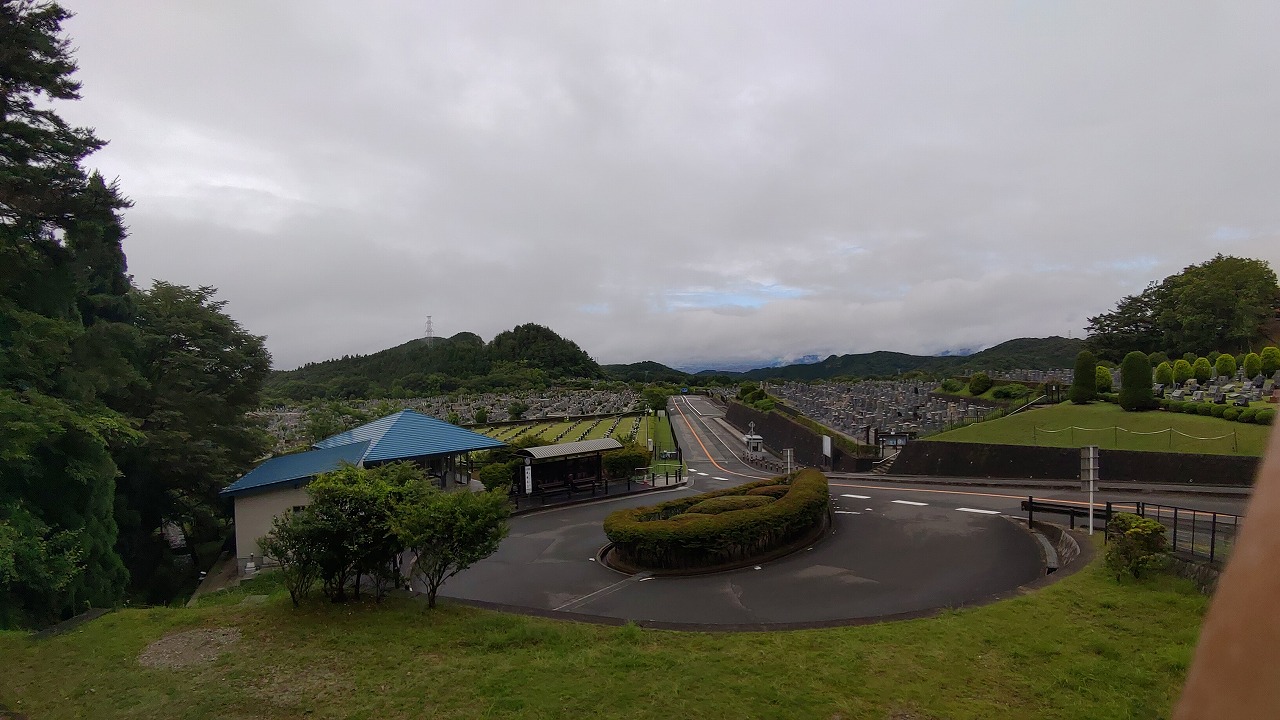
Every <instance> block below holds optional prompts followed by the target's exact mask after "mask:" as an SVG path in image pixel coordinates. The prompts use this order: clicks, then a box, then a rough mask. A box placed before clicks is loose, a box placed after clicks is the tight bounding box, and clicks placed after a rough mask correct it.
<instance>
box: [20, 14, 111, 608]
mask: <svg viewBox="0 0 1280 720" xmlns="http://www.w3.org/2000/svg"><path fill="white" fill-rule="evenodd" d="M67 17H68V13H67V12H66V11H65V10H63V9H62V8H61V7H59V6H58V5H57V4H54V3H31V2H22V1H20V0H5V1H4V2H3V3H0V424H2V425H3V427H5V428H6V430H5V438H4V442H3V447H2V448H0V568H4V569H5V571H4V572H0V625H4V626H11V625H18V624H26V623H35V624H39V623H43V622H48V621H51V620H54V619H57V618H58V617H61V616H66V615H67V614H70V613H72V612H76V611H79V610H82V609H84V608H85V607H87V606H91V605H96V606H100V605H110V604H112V603H114V602H116V601H117V600H119V599H120V597H121V594H122V591H123V589H124V585H125V582H126V580H127V573H126V571H125V568H124V565H123V563H122V562H121V560H120V558H119V556H118V555H117V554H116V552H115V550H114V545H115V542H116V533H117V529H116V521H115V518H114V514H113V512H112V504H113V501H114V496H115V492H116V487H115V476H116V472H117V468H116V465H115V463H114V462H113V460H112V457H111V454H110V448H111V446H112V445H113V444H118V443H122V442H127V441H128V440H130V439H131V438H135V437H136V434H135V433H134V432H133V431H132V430H131V429H130V427H129V425H128V423H127V422H126V421H125V419H124V418H123V417H122V416H121V415H120V414H118V413H116V412H114V411H113V410H111V409H110V408H109V407H108V406H107V405H106V402H105V401H106V400H107V399H110V398H111V397H119V396H121V395H122V394H123V392H124V388H125V387H126V385H127V382H128V379H129V378H128V375H129V373H128V370H127V364H125V363H124V362H123V361H122V354H121V352H120V345H119V342H120V340H121V338H122V337H125V336H127V335H128V333H129V330H128V328H127V327H126V326H124V325H122V324H121V323H123V322H124V321H127V320H128V319H129V317H130V314H131V311H130V309H129V304H128V300H127V290H128V282H127V278H126V276H125V265H124V254H123V252H122V251H121V249H120V241H121V239H122V238H123V236H124V229H123V225H122V224H121V223H120V219H119V215H118V213H119V210H120V209H122V208H124V207H126V206H127V204H128V203H127V201H126V200H124V199H123V198H122V197H120V195H119V194H118V193H117V191H116V189H115V188H114V187H113V186H110V185H108V184H107V183H105V182H103V181H102V179H101V178H100V177H97V176H94V177H92V178H90V177H89V176H88V175H87V174H86V172H85V171H84V169H83V168H82V165H81V163H82V161H83V160H84V158H85V157H86V156H87V155H88V154H89V153H92V152H93V151H95V150H97V149H98V148H100V147H102V145H103V144H104V143H103V141H101V140H99V139H98V138H97V137H95V136H94V134H93V132H92V131H91V130H90V129H88V128H76V127H71V126H69V125H67V123H66V122H64V121H63V120H62V118H61V117H59V116H58V114H57V112H56V111H55V109H54V108H53V102H54V101H66V100H74V99H76V98H78V97H79V94H78V93H79V88H80V86H79V83H77V82H76V81H74V80H73V79H72V77H71V76H72V73H73V72H74V71H75V69H76V65H75V62H74V61H73V60H72V58H71V52H70V45H69V42H68V41H67V40H66V39H65V38H63V37H62V35H61V29H62V23H63V21H65V20H66V19H67ZM6 538H7V539H6Z"/></svg>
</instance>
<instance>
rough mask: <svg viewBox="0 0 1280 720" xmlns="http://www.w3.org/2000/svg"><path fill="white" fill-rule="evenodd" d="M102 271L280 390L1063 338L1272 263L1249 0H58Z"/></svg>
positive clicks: (1279, 73) (1278, 246)
mask: <svg viewBox="0 0 1280 720" xmlns="http://www.w3.org/2000/svg"><path fill="white" fill-rule="evenodd" d="M66 5H67V7H69V8H70V9H71V10H73V11H74V12H76V13H77V14H78V16H77V17H76V18H74V19H73V20H72V21H71V22H69V23H68V24H67V29H68V31H69V32H70V34H71V35H72V38H73V43H74V45H75V46H76V47H77V48H78V52H77V57H78V59H79V61H80V66H81V71H80V74H79V78H80V79H81V80H82V81H83V83H84V90H83V100H82V101H80V102H78V103H74V104H72V105H68V106H66V107H64V108H63V109H62V110H63V114H64V116H65V117H67V118H68V120H70V121H72V122H75V123H78V124H85V125H91V126H94V127H96V128H97V129H98V132H99V134H100V135H101V136H102V137H104V138H106V139H108V140H110V141H111V144H110V146H109V147H108V148H106V149H105V150H103V151H101V152H100V153H99V154H97V155H95V156H94V157H93V158H92V159H91V164H93V165H96V166H97V167H99V168H101V169H102V171H103V172H104V174H106V175H108V176H109V177H110V176H118V177H119V178H120V182H121V186H122V188H123V190H124V191H125V193H126V194H127V195H129V196H130V197H131V198H132V199H133V200H134V202H135V203H136V204H135V207H134V208H133V209H132V210H130V211H129V212H128V214H127V222H128V224H129V226H130V228H131V233H132V236H131V237H130V239H129V240H128V242H127V245H126V252H127V253H128V256H129V263H130V270H131V272H132V273H133V274H134V276H135V278H136V280H137V281H138V282H139V283H140V284H144V285H145V284H149V282H150V280H151V279H152V278H162V279H166V280H169V281H172V282H179V283H184V284H189V285H214V286H216V287H218V288H220V289H221V295H220V297H222V298H223V299H225V300H227V301H228V302H229V304H228V310H229V311H230V312H231V313H232V314H233V315H234V316H235V317H236V318H237V319H239V320H240V321H241V323H242V324H243V325H244V326H245V327H246V328H248V329H249V330H250V331H252V332H255V333H258V334H264V335H266V336H267V338H268V346H269V347H270V349H271V351H272V353H273V355H274V357H275V361H276V366H277V367H279V368H289V367H294V366H296V365H298V364H300V363H303V362H307V361H312V360H323V359H326V358H330V357H334V356H338V355H342V354H347V353H368V352H372V351H376V350H379V349H382V348H384V347H388V346H391V345H395V344H398V343H400V342H403V341H405V340H408V339H410V338H412V337H415V336H420V335H422V333H423V330H424V323H425V320H426V316H427V315H432V316H434V325H435V329H436V333H437V334H438V335H451V334H453V333H455V332H459V331H463V330H469V331H473V332H477V333H479V334H480V335H481V336H483V337H485V338H486V339H488V338H491V337H492V336H493V335H494V334H495V333H497V332H500V331H502V330H504V329H508V328H510V327H512V326H514V325H516V324H519V323H524V322H537V323H540V324H544V325H548V326H550V327H552V328H553V329H555V330H556V331H557V332H559V333H560V334H562V335H564V336H566V337H569V338H571V339H573V340H575V341H577V342H578V343H579V344H580V345H581V346H582V347H583V348H584V349H585V350H587V352H589V353H591V354H592V355H593V356H594V357H595V358H596V359H597V360H600V361H601V362H632V361H637V360H642V359H654V360H659V361H663V362H667V363H670V364H689V363H698V362H699V361H706V360H721V359H722V360H755V359H759V360H768V359H772V358H776V357H780V356H781V357H792V356H800V355H805V354H810V353H815V354H819V355H822V356H825V355H827V354H830V353H846V352H865V351H871V350H877V349H888V350H898V351H903V352H913V353H934V352H940V351H943V350H946V349H949V348H981V347H984V346H987V345H991V344H994V343H997V342H1000V341H1003V340H1006V339H1009V338H1013V337H1019V336H1027V335H1036V336H1042V335H1049V334H1059V335H1068V334H1074V335H1075V336H1076V337H1079V336H1080V335H1081V333H1082V330H1083V328H1084V326H1085V325H1086V323H1087V320H1086V318H1087V316H1089V315H1093V314H1097V313H1098V312H1100V311H1103V310H1106V309H1108V308H1110V307H1111V306H1113V305H1114V304H1115V302H1116V301H1117V300H1118V299H1119V298H1120V297H1121V296H1122V295H1124V294H1127V293H1132V292H1136V291H1139V290H1141V289H1142V288H1143V287H1144V286H1145V285H1146V283H1147V282H1149V281H1152V280H1159V279H1160V278H1163V277H1164V276H1166V275H1168V274H1170V273H1173V272H1177V271H1178V270H1180V269H1181V268H1183V267H1184V266H1186V265H1188V264H1191V263H1196V262H1202V261H1204V260H1207V259H1209V258H1211V257H1213V255H1214V254H1215V253H1217V252H1224V253H1228V254H1235V255H1243V256H1248V257H1255V258H1261V259H1265V260H1267V261H1269V262H1270V263H1271V264H1272V267H1273V268H1280V204H1278V203H1277V202H1276V199H1277V198H1278V197H1280V133H1278V132H1277V127H1280V83H1277V82H1276V78H1277V77H1280V43H1277V42H1275V34H1274V33H1275V28H1276V27H1278V26H1280V4H1278V3H1274V2H1256V3H1254V2H1233V3H1223V4H1210V3H1192V2H1178V3H1163V2H1162V3H1087V4H1086V3H1079V4H1072V5H1067V4H1065V3H1050V2H1034V1H1027V0H1023V1H1018V2H1000V3H977V2H963V3H932V4H923V3H905V4H904V3H880V2H876V3H862V4H857V5H855V4H851V3H826V2H812V3H781V2H779V3H743V2H721V3H697V4H690V3H644V4H640V3H631V4H623V3H600V4H587V3H550V2H548V3H528V2H507V3H486V2H468V3H453V4H439V3H422V4H418V3H398V4H395V5H392V4H380V3H372V5H374V6H375V7H374V8H373V9H370V8H366V7H363V4H353V3H350V2H344V3H337V2H300V1H298V2H279V3H277V2H272V3H262V2H251V1H249V0H243V1H229V2H218V3H171V2H161V1H160V0H155V1H152V2H140V1H135V0H114V1H113V2H110V3H104V2H98V1H96V0H69V1H68V2H66Z"/></svg>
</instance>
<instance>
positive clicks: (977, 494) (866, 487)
mask: <svg viewBox="0 0 1280 720" xmlns="http://www.w3.org/2000/svg"><path fill="white" fill-rule="evenodd" d="M828 484H829V485H833V486H837V487H848V488H862V489H864V490H889V491H891V492H917V493H938V494H941V495H970V496H975V497H990V498H1001V499H1004V500H1026V499H1027V497H1028V496H1027V495H1001V494H999V493H982V492H971V491H967V490H926V489H923V488H904V487H884V486H883V485H854V484H852V483H838V482H832V483H828ZM1053 502H1056V503H1066V504H1068V505H1082V506H1085V507H1087V506H1088V505H1089V503H1087V502H1084V501H1083V500H1058V499H1056V498H1054V499H1053ZM1103 504H1105V503H1094V505H1095V506H1096V505H1103Z"/></svg>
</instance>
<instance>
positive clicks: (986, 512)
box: [956, 508, 1000, 515]
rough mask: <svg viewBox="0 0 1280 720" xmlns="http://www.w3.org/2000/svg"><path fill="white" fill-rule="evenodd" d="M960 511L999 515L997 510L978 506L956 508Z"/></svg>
mask: <svg viewBox="0 0 1280 720" xmlns="http://www.w3.org/2000/svg"><path fill="white" fill-rule="evenodd" d="M956 509H957V510H959V511H960V512H971V513H982V514H983V515H999V514H1000V511H999V510H979V509H978V508H956Z"/></svg>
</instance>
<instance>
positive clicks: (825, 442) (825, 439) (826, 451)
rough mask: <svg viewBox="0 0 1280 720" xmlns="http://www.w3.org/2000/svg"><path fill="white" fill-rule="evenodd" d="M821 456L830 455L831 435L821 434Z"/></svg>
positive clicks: (827, 456)
mask: <svg viewBox="0 0 1280 720" xmlns="http://www.w3.org/2000/svg"><path fill="white" fill-rule="evenodd" d="M822 456H823V457H826V458H829V457H831V436H830V435H823V436H822Z"/></svg>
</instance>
